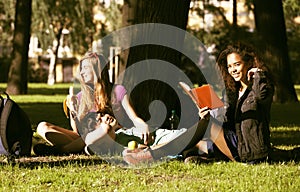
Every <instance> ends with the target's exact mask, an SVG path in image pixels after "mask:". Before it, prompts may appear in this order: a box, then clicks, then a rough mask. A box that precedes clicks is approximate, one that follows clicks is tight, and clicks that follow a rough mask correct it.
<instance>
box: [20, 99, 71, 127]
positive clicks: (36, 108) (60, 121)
mask: <svg viewBox="0 0 300 192" xmlns="http://www.w3.org/2000/svg"><path fill="white" fill-rule="evenodd" d="M20 106H21V108H22V109H23V110H24V111H25V112H26V114H27V115H28V117H29V119H30V121H31V124H32V126H33V128H34V129H35V128H36V126H37V125H38V123H39V122H41V121H47V122H50V123H52V124H55V125H59V126H61V127H65V128H68V129H70V128H71V127H70V123H69V119H68V118H67V117H66V115H65V114H64V111H63V105H62V103H30V104H29V103H28V104H27V103H22V104H20Z"/></svg>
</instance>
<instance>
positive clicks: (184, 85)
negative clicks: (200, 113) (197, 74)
mask: <svg viewBox="0 0 300 192" xmlns="http://www.w3.org/2000/svg"><path fill="white" fill-rule="evenodd" d="M179 85H180V87H181V88H182V89H183V90H184V92H185V93H186V94H187V95H188V96H190V97H191V99H192V100H193V102H194V103H195V104H196V105H197V107H200V106H199V105H198V103H197V98H196V97H195V96H194V95H193V93H192V91H191V88H190V86H188V85H187V84H186V83H184V82H179Z"/></svg>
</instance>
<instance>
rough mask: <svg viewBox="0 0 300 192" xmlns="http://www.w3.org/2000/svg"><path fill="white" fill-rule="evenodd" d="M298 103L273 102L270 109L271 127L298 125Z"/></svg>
mask: <svg viewBox="0 0 300 192" xmlns="http://www.w3.org/2000/svg"><path fill="white" fill-rule="evenodd" d="M299 115H300V103H288V104H278V103H274V104H273V105H272V109H271V122H270V125H271V127H281V126H283V127H285V126H286V127H294V126H296V127H300V118H299Z"/></svg>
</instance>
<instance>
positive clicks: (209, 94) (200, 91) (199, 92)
mask: <svg viewBox="0 0 300 192" xmlns="http://www.w3.org/2000/svg"><path fill="white" fill-rule="evenodd" d="M179 85H180V86H181V88H182V89H183V90H184V91H185V92H186V93H187V94H188V95H189V96H190V97H191V98H192V100H193V101H194V102H195V104H196V105H197V106H198V107H199V108H203V107H206V106H207V107H208V108H210V109H215V108H219V107H223V106H224V103H223V102H222V100H221V99H220V98H219V97H218V95H217V94H216V92H215V91H214V90H213V88H212V87H211V85H208V84H206V85H202V86H201V87H197V88H193V89H191V88H190V87H189V86H188V85H187V84H186V83H184V82H179Z"/></svg>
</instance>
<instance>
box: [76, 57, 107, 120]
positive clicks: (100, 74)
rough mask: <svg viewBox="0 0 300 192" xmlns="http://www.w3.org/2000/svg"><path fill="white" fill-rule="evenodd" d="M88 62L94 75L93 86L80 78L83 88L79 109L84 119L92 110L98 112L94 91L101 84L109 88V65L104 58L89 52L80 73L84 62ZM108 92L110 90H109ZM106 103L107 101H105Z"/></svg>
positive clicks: (80, 117) (79, 115) (79, 113)
mask: <svg viewBox="0 0 300 192" xmlns="http://www.w3.org/2000/svg"><path fill="white" fill-rule="evenodd" d="M84 60H87V61H88V63H89V64H90V65H91V66H92V69H93V74H94V82H93V84H86V83H85V82H84V81H83V79H82V77H81V76H80V78H78V79H79V82H80V86H81V92H82V95H81V99H80V102H79V103H80V104H79V107H78V112H77V114H78V117H79V119H82V118H83V117H84V116H85V115H86V114H87V113H88V112H89V111H91V110H92V109H95V110H97V105H95V92H94V89H95V88H96V85H97V84H98V83H99V82H102V84H103V87H107V88H109V87H110V86H109V84H110V82H109V76H108V70H107V65H106V61H105V59H104V57H103V56H102V55H99V54H97V53H94V52H91V51H88V52H87V53H86V54H85V55H84V57H83V58H82V59H81V60H80V66H79V67H80V71H81V69H82V62H83V61H84ZM105 91H106V90H105ZM107 91H108V90H107ZM105 102H106V101H105Z"/></svg>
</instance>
